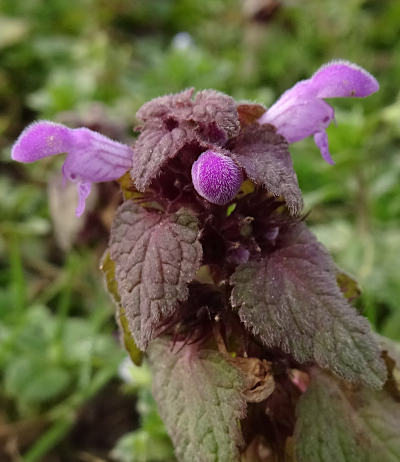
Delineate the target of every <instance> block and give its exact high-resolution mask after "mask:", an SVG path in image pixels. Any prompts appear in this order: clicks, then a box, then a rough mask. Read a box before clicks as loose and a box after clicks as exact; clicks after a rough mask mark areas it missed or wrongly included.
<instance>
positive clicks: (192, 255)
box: [110, 201, 202, 350]
mask: <svg viewBox="0 0 400 462" xmlns="http://www.w3.org/2000/svg"><path fill="white" fill-rule="evenodd" d="M110 255H111V258H112V260H113V261H114V262H115V265H116V267H115V278H116V280H117V282H118V293H119V294H120V296H121V305H122V306H123V308H124V310H125V315H126V318H127V319H128V322H129V328H130V331H131V332H132V335H133V337H134V339H135V342H136V344H137V346H138V347H139V348H140V349H141V350H145V349H146V347H147V344H148V342H149V341H150V340H151V339H152V338H153V337H154V335H155V334H156V331H157V328H158V327H159V326H160V325H161V323H162V322H163V321H165V320H166V319H168V317H170V316H171V315H172V314H173V313H174V311H175V309H176V307H177V305H178V303H179V302H182V301H185V300H186V299H187V297H188V294H189V291H188V283H189V282H191V281H192V280H193V278H194V276H195V274H196V272H197V270H198V269H199V268H200V264H201V258H202V247H201V244H200V242H199V231H198V224H197V220H196V218H195V217H193V216H192V215H190V214H189V213H188V212H186V211H184V210H181V211H179V212H177V213H176V214H174V215H171V216H165V215H164V216H163V215H161V214H159V213H156V212H148V211H146V210H144V209H143V208H142V207H140V206H138V205H136V204H134V203H133V202H132V201H126V202H124V203H123V204H122V205H121V207H120V208H119V209H118V211H117V215H116V217H115V219H114V223H113V227H112V229H111V239H110Z"/></svg>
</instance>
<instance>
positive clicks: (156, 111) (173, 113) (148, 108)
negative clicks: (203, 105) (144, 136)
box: [136, 88, 194, 123]
mask: <svg viewBox="0 0 400 462" xmlns="http://www.w3.org/2000/svg"><path fill="white" fill-rule="evenodd" d="M193 93H194V88H189V89H187V90H184V91H182V92H180V93H175V94H172V95H165V96H160V97H159V98H154V99H152V100H151V101H148V102H147V103H145V104H143V106H142V107H141V108H140V109H139V110H138V111H137V113H136V117H137V118H138V119H140V120H142V121H143V122H145V123H147V122H151V121H154V120H155V119H162V120H167V119H173V120H180V121H182V120H187V119H188V117H189V116H190V115H191V113H192V111H193V100H192V96H193Z"/></svg>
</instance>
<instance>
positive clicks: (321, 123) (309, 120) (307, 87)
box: [258, 60, 379, 164]
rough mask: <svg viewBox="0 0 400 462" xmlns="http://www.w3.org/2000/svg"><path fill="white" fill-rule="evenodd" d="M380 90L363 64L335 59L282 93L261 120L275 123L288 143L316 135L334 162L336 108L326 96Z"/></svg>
mask: <svg viewBox="0 0 400 462" xmlns="http://www.w3.org/2000/svg"><path fill="white" fill-rule="evenodd" d="M378 90H379V84H378V82H377V80H376V79H375V77H373V76H372V75H371V74H370V73H369V72H367V71H366V70H365V69H363V68H362V67H359V66H357V65H356V64H353V63H350V62H348V61H342V60H338V61H332V62H330V63H328V64H325V65H324V66H322V67H320V68H319V69H318V71H317V72H316V73H315V74H314V75H313V76H312V77H311V78H310V79H307V80H302V81H300V82H298V83H296V85H294V86H293V87H292V88H290V89H289V90H287V91H286V92H285V93H283V95H282V96H281V97H280V98H279V99H278V101H277V102H276V103H275V104H274V105H272V106H271V107H270V108H269V109H268V110H267V111H266V112H265V113H264V114H263V115H262V116H261V117H260V118H259V119H258V122H259V123H260V124H271V125H273V126H274V127H276V129H277V132H278V133H279V134H281V135H282V136H284V137H285V138H286V140H287V141H288V142H289V143H294V142H296V141H300V140H302V139H303V138H306V137H307V136H310V135H313V136H314V141H315V144H316V145H317V146H318V147H319V149H320V151H321V154H322V157H323V158H324V159H325V160H326V161H327V162H328V163H330V164H333V163H334V162H333V160H332V158H331V155H330V153H329V148H328V136H327V134H326V128H327V127H328V125H329V124H330V123H331V121H332V120H333V119H334V116H335V112H334V110H333V108H332V106H330V105H329V104H328V103H326V102H325V101H324V98H347V97H356V98H363V97H365V96H369V95H371V94H372V93H375V92H376V91H378Z"/></svg>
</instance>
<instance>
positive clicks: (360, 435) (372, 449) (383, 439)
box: [295, 370, 400, 462]
mask: <svg viewBox="0 0 400 462" xmlns="http://www.w3.org/2000/svg"><path fill="white" fill-rule="evenodd" d="M297 417H298V420H297V423H296V429H295V448H296V456H297V459H296V460H297V461H298V462H333V461H334V462H361V461H362V462H377V461H379V462H398V461H400V404H399V403H398V402H396V401H394V400H393V399H392V398H391V397H390V395H389V394H388V393H387V392H386V391H374V390H371V389H367V388H365V387H360V388H354V387H349V386H348V385H347V384H346V383H343V382H340V381H339V380H337V379H335V378H334V377H332V376H330V375H328V374H326V373H324V372H322V371H318V370H314V371H313V372H312V375H311V383H310V387H309V388H308V390H307V392H306V393H305V394H304V395H303V396H302V397H301V399H300V401H299V403H298V408H297Z"/></svg>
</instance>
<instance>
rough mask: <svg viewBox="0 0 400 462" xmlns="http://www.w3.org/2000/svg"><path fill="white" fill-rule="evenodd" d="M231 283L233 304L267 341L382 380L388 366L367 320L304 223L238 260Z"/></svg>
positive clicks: (365, 379) (360, 377) (368, 379)
mask: <svg viewBox="0 0 400 462" xmlns="http://www.w3.org/2000/svg"><path fill="white" fill-rule="evenodd" d="M231 284H232V285H233V286H234V288H233V291H232V296H231V299H232V305H233V306H234V307H237V308H238V309H239V316H240V318H241V320H242V322H243V323H244V324H245V326H246V327H247V328H248V329H250V330H251V331H252V332H253V334H254V335H255V336H256V337H258V338H259V339H260V340H261V341H262V342H263V343H264V344H265V345H266V346H268V347H279V348H281V349H282V350H283V351H285V352H287V353H290V354H291V355H292V356H293V357H294V358H295V359H296V360H298V361H300V362H308V361H315V362H316V363H317V364H318V365H319V366H321V367H324V368H329V369H331V370H332V371H334V372H335V373H337V374H339V375H341V376H342V377H344V378H346V379H348V380H351V381H354V382H362V383H365V384H367V385H371V386H373V387H380V386H382V384H383V382H384V380H385V377H386V369H385V366H384V363H383V361H382V360H381V358H380V351H379V348H378V345H377V343H376V341H375V339H374V338H373V336H372V333H371V330H370V327H369V324H368V322H367V320H366V319H365V318H363V317H362V316H360V315H359V314H358V313H357V312H356V310H355V309H354V308H353V307H352V306H351V305H350V304H349V303H348V301H347V300H346V299H345V297H344V296H343V294H342V293H341V291H340V289H339V287H338V285H337V283H336V267H335V264H334V263H333V261H332V260H331V258H330V256H329V255H328V253H327V252H326V251H325V249H324V248H323V247H322V246H321V245H320V244H319V243H318V242H317V240H316V238H315V237H314V236H313V234H312V233H311V232H310V231H308V229H307V228H306V226H305V225H304V224H303V223H299V224H297V225H296V226H294V227H292V228H291V229H289V230H288V231H286V232H285V233H284V234H283V235H280V236H279V237H278V241H277V246H276V250H275V251H273V252H272V253H271V254H270V255H268V256H267V257H265V258H264V259H263V260H261V261H252V262H249V263H246V264H244V265H241V266H239V268H238V269H237V270H236V272H235V273H234V274H233V276H232V278H231Z"/></svg>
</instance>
